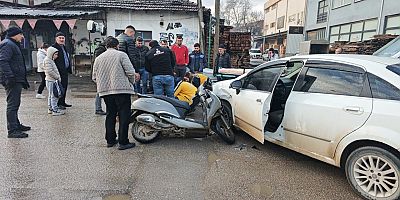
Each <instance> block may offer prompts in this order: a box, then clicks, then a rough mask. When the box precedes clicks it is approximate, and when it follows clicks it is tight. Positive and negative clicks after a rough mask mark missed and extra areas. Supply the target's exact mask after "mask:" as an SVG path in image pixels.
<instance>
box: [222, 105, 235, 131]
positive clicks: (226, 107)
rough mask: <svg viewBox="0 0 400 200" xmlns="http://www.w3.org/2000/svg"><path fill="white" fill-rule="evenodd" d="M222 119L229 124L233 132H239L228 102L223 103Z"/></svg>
mask: <svg viewBox="0 0 400 200" xmlns="http://www.w3.org/2000/svg"><path fill="white" fill-rule="evenodd" d="M221 106H222V113H223V115H222V117H223V118H224V119H225V120H226V121H227V122H228V124H229V126H230V127H231V129H232V131H233V132H237V129H236V127H235V126H234V125H233V115H232V107H231V105H230V104H229V103H228V102H227V101H221Z"/></svg>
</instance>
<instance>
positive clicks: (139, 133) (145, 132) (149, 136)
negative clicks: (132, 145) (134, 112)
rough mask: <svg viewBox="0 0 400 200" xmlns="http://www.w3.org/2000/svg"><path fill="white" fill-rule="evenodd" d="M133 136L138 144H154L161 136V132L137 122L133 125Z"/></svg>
mask: <svg viewBox="0 0 400 200" xmlns="http://www.w3.org/2000/svg"><path fill="white" fill-rule="evenodd" d="M132 136H133V138H135V140H137V141H138V142H140V143H143V144H147V143H151V142H154V141H155V140H156V139H157V138H158V136H160V131H157V130H154V129H153V128H151V127H150V126H148V125H145V124H142V123H139V122H138V121H136V120H135V121H134V122H133V124H132Z"/></svg>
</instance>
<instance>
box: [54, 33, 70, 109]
mask: <svg viewBox="0 0 400 200" xmlns="http://www.w3.org/2000/svg"><path fill="white" fill-rule="evenodd" d="M52 47H54V48H56V49H57V50H58V57H57V58H56V59H55V60H54V62H55V63H56V65H57V69H58V72H59V73H60V76H61V85H62V86H63V88H64V89H65V94H64V95H63V96H62V97H61V98H60V99H59V100H58V108H59V109H62V110H63V109H65V108H66V107H71V106H72V105H70V104H67V103H66V102H65V97H66V96H67V89H68V73H69V74H72V68H71V59H70V54H69V53H68V51H67V49H66V48H65V34H64V33H62V32H58V33H56V42H55V43H54V44H53V45H52Z"/></svg>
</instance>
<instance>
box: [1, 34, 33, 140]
mask: <svg viewBox="0 0 400 200" xmlns="http://www.w3.org/2000/svg"><path fill="white" fill-rule="evenodd" d="M6 32H7V33H6V38H5V39H4V40H3V41H2V42H1V43H0V83H1V84H2V85H3V86H4V88H5V90H6V95H7V98H6V99H7V109H6V115H7V130H8V138H26V137H28V134H26V133H24V131H29V130H31V127H29V126H24V125H22V124H21V123H20V121H19V119H18V110H19V107H20V104H21V92H22V88H24V89H28V88H29V83H28V81H27V79H26V66H25V62H24V57H23V56H22V53H21V49H20V43H21V41H22V40H23V39H24V34H23V31H22V29H20V28H18V27H10V28H8V29H7V30H6Z"/></svg>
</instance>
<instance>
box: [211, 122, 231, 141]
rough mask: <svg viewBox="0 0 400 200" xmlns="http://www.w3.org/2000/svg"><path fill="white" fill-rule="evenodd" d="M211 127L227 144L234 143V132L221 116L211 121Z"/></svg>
mask: <svg viewBox="0 0 400 200" xmlns="http://www.w3.org/2000/svg"><path fill="white" fill-rule="evenodd" d="M211 129H212V130H213V131H214V132H215V133H216V134H217V135H218V136H219V137H221V139H222V140H223V141H225V142H226V143H227V144H233V143H235V133H234V132H233V131H232V128H228V126H227V125H225V123H224V121H223V119H222V117H219V118H216V119H215V120H213V122H211Z"/></svg>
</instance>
